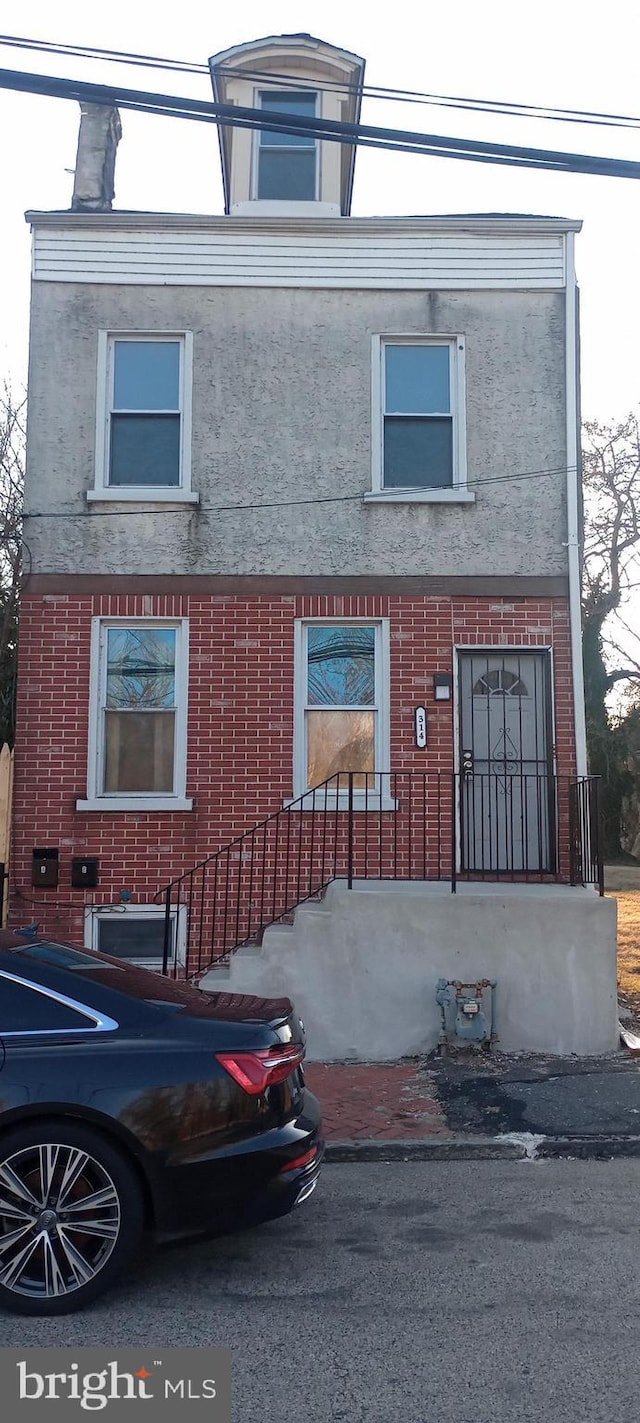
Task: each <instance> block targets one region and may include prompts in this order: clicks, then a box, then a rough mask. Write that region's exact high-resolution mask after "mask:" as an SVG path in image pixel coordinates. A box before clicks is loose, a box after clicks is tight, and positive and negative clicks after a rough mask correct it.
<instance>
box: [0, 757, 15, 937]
mask: <svg viewBox="0 0 640 1423" xmlns="http://www.w3.org/2000/svg"><path fill="white" fill-rule="evenodd" d="M12 803H13V751H12V750H11V749H10V747H9V746H7V743H6V741H5V743H4V746H3V748H2V750H1V751H0V899H1V903H2V919H1V923H2V928H3V929H4V928H6V924H7V918H8V914H9V894H8V889H9V855H10V852H11V807H12Z"/></svg>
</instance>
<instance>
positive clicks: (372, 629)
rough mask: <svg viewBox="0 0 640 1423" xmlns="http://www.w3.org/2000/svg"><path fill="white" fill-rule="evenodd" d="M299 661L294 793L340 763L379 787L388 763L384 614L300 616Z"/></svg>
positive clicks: (358, 782)
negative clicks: (358, 618) (367, 617)
mask: <svg viewBox="0 0 640 1423" xmlns="http://www.w3.org/2000/svg"><path fill="white" fill-rule="evenodd" d="M297 662H298V669H297V692H296V753H295V755H296V767H295V794H296V795H303V794H304V793H305V791H307V790H312V789H313V788H314V787H315V786H319V785H322V784H323V783H324V782H326V781H327V780H329V779H330V778H331V777H337V774H338V772H342V771H353V772H354V773H355V775H354V787H355V788H356V789H357V790H360V791H363V790H365V789H367V790H373V789H374V788H375V786H376V781H377V776H376V773H377V772H380V771H383V770H387V769H388V745H389V737H388V710H387V705H388V698H387V685H388V631H387V624H386V622H382V621H380V622H355V621H348V622H324V621H314V622H304V623H300V624H298V658H297ZM345 788H346V783H345V786H344V787H343V786H341V787H340V789H345Z"/></svg>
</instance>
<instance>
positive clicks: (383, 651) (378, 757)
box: [284, 617, 396, 813]
mask: <svg viewBox="0 0 640 1423" xmlns="http://www.w3.org/2000/svg"><path fill="white" fill-rule="evenodd" d="M350 623H352V624H354V625H355V626H356V627H374V628H375V630H376V640H375V705H376V709H377V715H376V739H375V766H376V771H379V772H381V773H382V772H388V770H389V761H390V718H389V677H390V673H389V668H390V631H389V619H388V618H339V617H336V618H296V622H295V629H294V639H295V641H294V674H293V697H294V725H293V798H292V800H288V801H285V802H284V805H285V806H291V805H296V808H297V809H299V810H315V811H316V813H320V812H321V811H324V808H325V802H324V793H323V794H322V804H321V805H320V804H319V800H320V797H319V796H318V794H317V793H316V794H315V796H314V792H313V791H309V790H308V787H307V748H306V736H305V707H306V678H307V637H306V632H307V628H309V627H338V626H345V625H348V624H350ZM336 802H337V808H338V810H348V808H349V793H348V791H347V790H344V791H343V790H340V791H338V792H336V791H333V792H331V791H329V792H327V802H326V805H327V810H335V809H336ZM353 808H354V810H370V811H372V812H373V811H379V810H380V809H382V810H395V808H396V801H395V798H394V797H392V796H390V795H389V794H388V792H387V793H385V791H384V790H383V794H382V806H381V804H380V793H379V791H376V790H374V791H369V792H368V793H367V792H365V791H363V790H354V792H353Z"/></svg>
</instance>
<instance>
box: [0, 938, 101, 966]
mask: <svg viewBox="0 0 640 1423" xmlns="http://www.w3.org/2000/svg"><path fill="white" fill-rule="evenodd" d="M15 952H19V953H20V955H21V956H22V958H25V959H34V960H35V961H36V963H47V964H51V966H52V968H74V969H81V968H82V969H87V968H100V959H99V958H97V957H96V955H95V954H88V953H85V952H84V951H83V950H82V949H72V948H70V946H69V945H68V944H54V943H51V942H47V943H46V944H43V943H41V942H40V940H38V942H37V943H35V944H17V945H16V948H15Z"/></svg>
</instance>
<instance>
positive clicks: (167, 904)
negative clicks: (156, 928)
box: [162, 884, 188, 977]
mask: <svg viewBox="0 0 640 1423" xmlns="http://www.w3.org/2000/svg"><path fill="white" fill-rule="evenodd" d="M170 943H171V885H170V884H169V885H167V888H166V890H165V896H164V939H163V943H162V972H163V975H164V976H165V977H166V973H167V968H168V966H169V945H170ZM187 967H188V965H187Z"/></svg>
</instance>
